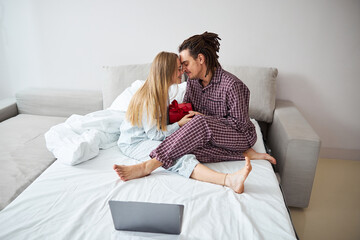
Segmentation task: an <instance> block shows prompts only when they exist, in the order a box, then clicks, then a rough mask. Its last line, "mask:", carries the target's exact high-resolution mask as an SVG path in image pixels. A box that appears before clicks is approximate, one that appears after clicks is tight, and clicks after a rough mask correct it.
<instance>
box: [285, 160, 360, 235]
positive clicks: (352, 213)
mask: <svg viewBox="0 0 360 240" xmlns="http://www.w3.org/2000/svg"><path fill="white" fill-rule="evenodd" d="M290 211H291V217H292V220H293V223H294V225H295V229H296V231H297V234H298V236H299V238H300V239H301V240H312V239H317V240H318V239H326V240H331V239H334V240H335V239H336V240H337V239H341V240H347V239H349V240H350V239H351V240H359V239H360V161H352V160H338V159H319V162H318V165H317V168H316V174H315V180H314V185H313V189H312V193H311V199H310V204H309V207H308V208H306V209H299V208H290Z"/></svg>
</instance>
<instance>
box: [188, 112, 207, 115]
mask: <svg viewBox="0 0 360 240" xmlns="http://www.w3.org/2000/svg"><path fill="white" fill-rule="evenodd" d="M192 113H193V114H194V115H204V114H202V113H199V112H195V111H189V114H192Z"/></svg>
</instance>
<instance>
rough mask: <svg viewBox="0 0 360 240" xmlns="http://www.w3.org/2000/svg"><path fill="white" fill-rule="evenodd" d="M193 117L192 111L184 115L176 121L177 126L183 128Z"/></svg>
mask: <svg viewBox="0 0 360 240" xmlns="http://www.w3.org/2000/svg"><path fill="white" fill-rule="evenodd" d="M194 116H195V113H194V112H193V111H190V112H189V114H187V115H185V116H184V117H183V118H182V119H181V120H180V121H178V124H179V126H180V127H182V126H184V125H185V124H186V123H187V122H189V121H190V120H191V119H192V118H193V117H194Z"/></svg>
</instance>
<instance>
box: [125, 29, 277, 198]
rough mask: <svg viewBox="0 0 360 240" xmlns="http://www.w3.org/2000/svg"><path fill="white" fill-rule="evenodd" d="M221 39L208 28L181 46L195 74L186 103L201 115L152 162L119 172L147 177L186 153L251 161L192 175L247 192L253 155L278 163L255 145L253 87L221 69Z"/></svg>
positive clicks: (164, 145) (185, 63)
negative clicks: (230, 170)
mask: <svg viewBox="0 0 360 240" xmlns="http://www.w3.org/2000/svg"><path fill="white" fill-rule="evenodd" d="M219 40H221V39H220V38H219V37H218V35H217V34H215V33H210V32H205V33H203V34H201V35H195V36H192V37H190V38H188V39H187V40H185V41H184V42H183V43H182V44H181V45H180V47H179V53H180V62H181V65H182V67H183V71H184V72H185V73H186V74H187V76H188V78H189V80H188V81H187V89H186V93H185V97H184V102H190V103H191V104H192V106H193V110H194V112H192V114H194V115H195V116H194V117H193V119H191V120H190V121H189V122H188V123H186V124H185V125H184V126H182V127H181V128H180V129H179V130H177V131H176V132H174V133H173V134H171V135H170V136H168V137H167V138H166V139H165V140H164V141H163V142H162V143H161V144H160V145H159V146H158V147H157V148H156V149H155V150H153V151H152V152H151V153H150V157H151V159H150V160H148V161H146V162H144V163H141V164H138V165H133V166H122V167H121V172H122V174H119V172H118V174H119V176H120V177H122V179H125V180H130V179H133V178H138V177H143V176H146V175H148V174H150V173H151V172H152V171H153V170H155V169H156V168H158V167H160V166H162V167H164V168H165V169H168V168H170V167H171V166H173V165H174V164H175V163H176V161H177V160H178V159H179V158H181V157H183V156H185V155H188V156H189V157H193V158H196V159H197V160H198V161H200V162H202V163H209V162H220V161H231V160H244V159H245V160H246V163H245V167H244V168H242V169H240V170H239V171H237V172H234V173H229V174H224V173H220V172H216V171H213V170H211V169H210V168H208V167H206V166H205V165H203V164H201V163H199V164H197V165H196V166H192V167H193V168H194V169H193V171H192V173H191V175H190V177H191V178H193V179H196V180H200V181H205V182H211V183H215V184H219V185H224V186H228V187H230V188H231V189H233V190H234V191H235V192H237V193H242V192H243V191H244V182H245V179H246V178H247V176H248V174H249V173H250V171H251V163H250V159H254V160H255V159H267V160H268V161H270V162H271V163H272V164H276V160H275V159H274V158H273V157H272V156H270V155H269V154H266V153H257V152H255V151H254V150H253V149H252V148H251V147H252V146H253V145H254V144H255V142H256V139H257V136H256V131H255V126H254V125H253V124H252V122H251V121H250V117H249V99H250V91H249V89H248V88H247V86H246V85H245V84H244V83H243V82H242V81H241V80H240V79H238V78H237V77H236V76H234V75H233V74H231V73H229V72H227V71H225V70H223V69H222V68H221V65H220V63H219V62H218V58H219V56H218V55H217V53H218V52H219V48H220V43H219ZM124 176H125V177H124Z"/></svg>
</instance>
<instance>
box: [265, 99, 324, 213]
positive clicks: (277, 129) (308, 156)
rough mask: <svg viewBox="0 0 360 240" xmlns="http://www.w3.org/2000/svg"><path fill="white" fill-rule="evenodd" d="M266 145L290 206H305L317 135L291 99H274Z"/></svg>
mask: <svg viewBox="0 0 360 240" xmlns="http://www.w3.org/2000/svg"><path fill="white" fill-rule="evenodd" d="M268 134H269V135H268V145H269V147H270V149H271V150H272V154H273V156H274V157H275V158H276V160H277V166H276V168H277V171H278V172H279V175H280V177H281V185H282V188H283V190H284V194H285V199H286V202H287V204H288V205H289V206H293V207H301V208H305V207H308V205H309V201H310V195H311V189H312V185H313V182H314V177H315V171H316V165H317V161H318V155H319V151H320V138H319V136H318V135H317V134H316V133H315V131H314V130H313V129H312V127H311V126H310V125H309V123H308V122H307V121H306V119H305V118H304V117H303V115H302V114H301V113H300V111H299V110H298V109H297V108H296V107H295V105H294V104H293V103H292V102H289V101H283V100H277V101H276V108H275V111H274V119H273V122H272V124H271V125H270V127H269V132H268Z"/></svg>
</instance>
